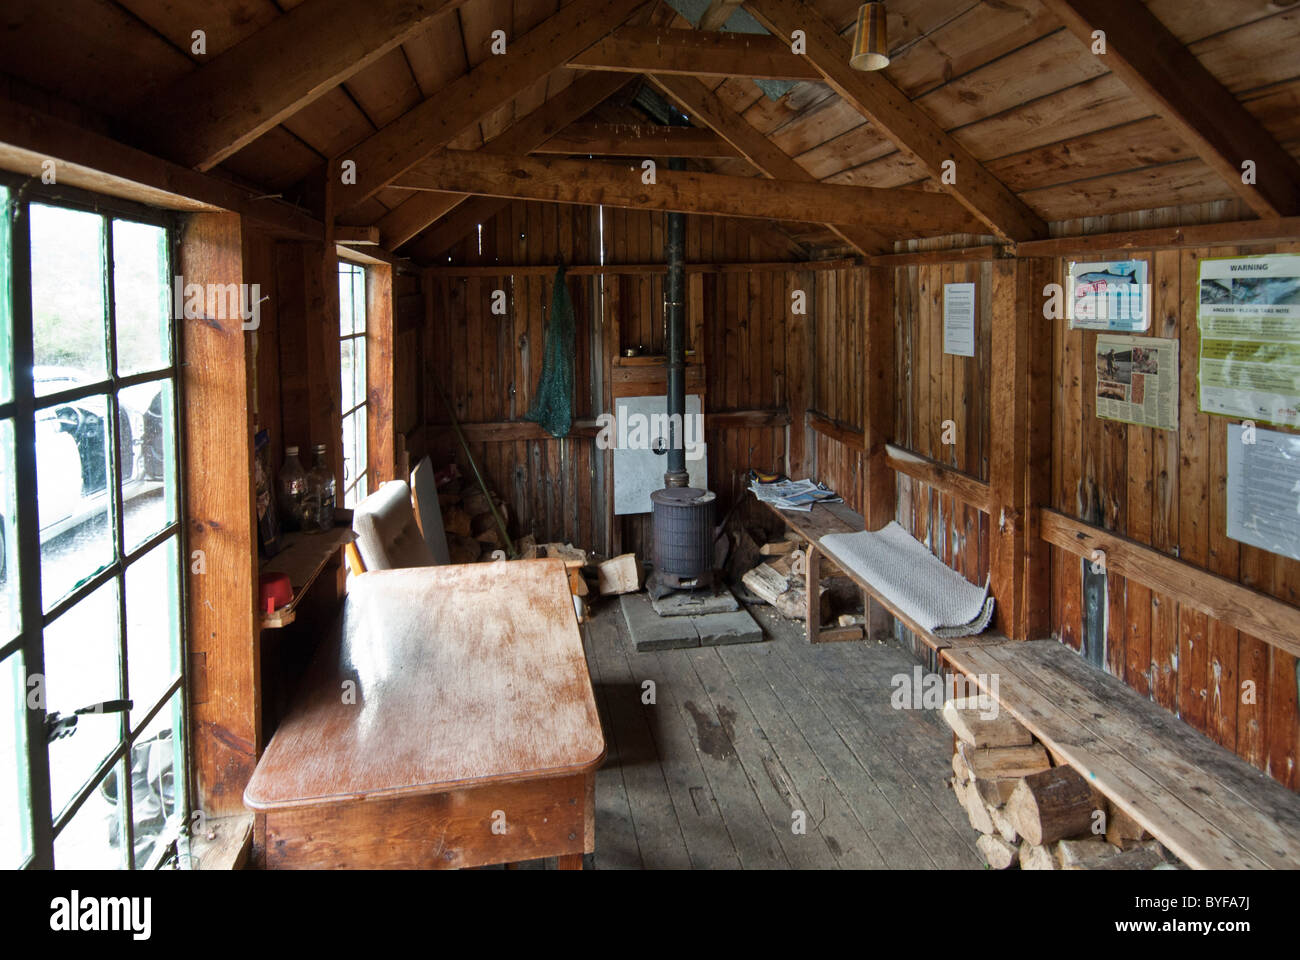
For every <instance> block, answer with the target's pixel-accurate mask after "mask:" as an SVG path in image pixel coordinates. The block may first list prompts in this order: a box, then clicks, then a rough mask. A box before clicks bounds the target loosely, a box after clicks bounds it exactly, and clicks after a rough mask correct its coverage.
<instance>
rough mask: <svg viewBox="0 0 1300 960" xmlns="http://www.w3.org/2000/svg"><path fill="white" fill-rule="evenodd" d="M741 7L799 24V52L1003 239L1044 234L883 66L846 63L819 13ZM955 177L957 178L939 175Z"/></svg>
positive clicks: (782, 23) (776, 2) (757, 2)
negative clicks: (802, 43)
mask: <svg viewBox="0 0 1300 960" xmlns="http://www.w3.org/2000/svg"><path fill="white" fill-rule="evenodd" d="M745 8H746V9H747V10H749V12H750V13H752V14H753V15H754V16H755V17H756V18H757V19H758V21H759V23H761V24H762V25H763V26H765V27H766V28H767V29H769V30H771V31H772V32H773V33H774V34H776V35H777V36H778V37H789V36H790V35H791V34H792V33H793V32H794V31H795V30H802V31H804V34H805V36H806V38H807V52H806V53H805V54H804V56H805V57H806V58H807V60H808V62H809V63H811V64H812V65H813V66H815V67H816V68H817V69H818V70H819V71H820V72H821V74H822V76H823V77H824V78H825V80H826V82H827V83H828V84H830V86H831V88H832V89H833V90H834V91H835V92H836V93H838V94H839V95H840V96H841V97H842V98H843V99H844V100H845V102H846V103H849V104H851V105H852V106H853V107H855V108H856V109H857V110H858V112H859V113H861V114H862V115H863V116H864V117H866V118H867V119H868V120H870V121H871V122H872V123H873V124H875V125H876V127H878V128H879V129H880V132H881V133H882V134H884V135H885V136H886V137H888V138H889V139H890V140H891V141H893V143H894V144H895V145H896V146H897V147H898V149H899V150H901V151H902V152H903V153H904V154H906V155H907V156H909V157H911V158H912V159H914V160H915V161H916V162H917V163H919V164H920V165H921V166H922V167H924V169H925V170H926V171H927V172H928V173H929V174H930V176H931V177H933V178H934V180H935V182H936V183H939V184H941V185H942V186H943V189H945V190H947V191H948V192H949V193H950V194H952V196H953V197H955V198H956V199H957V200H958V201H959V202H960V203H961V204H962V205H963V206H964V207H966V209H967V210H969V211H970V212H971V213H973V214H974V215H975V216H976V217H978V218H979V219H980V220H982V221H983V222H984V223H985V224H987V226H988V229H990V230H992V231H993V232H994V233H997V234H998V235H1000V236H1002V237H1004V238H1006V239H1007V240H1035V239H1039V238H1042V237H1046V236H1047V224H1045V223H1044V222H1043V220H1042V219H1041V218H1040V217H1039V216H1038V214H1036V213H1034V211H1033V210H1031V209H1030V208H1029V207H1028V205H1026V204H1025V203H1024V202H1023V201H1022V200H1021V199H1020V198H1019V197H1017V196H1016V195H1015V194H1014V193H1012V192H1011V191H1010V190H1008V189H1007V187H1006V185H1005V184H1003V183H1002V182H1001V181H1000V180H998V179H997V178H996V177H995V176H993V174H991V173H989V172H988V171H987V170H986V169H984V167H983V166H982V165H981V164H980V162H979V161H978V160H976V159H975V158H974V157H973V156H972V155H971V154H970V153H969V152H968V151H967V150H966V149H965V148H964V147H962V146H961V145H960V144H958V143H957V141H956V140H954V139H953V138H952V137H950V136H949V135H948V134H947V133H946V132H945V131H944V129H943V128H942V127H940V126H939V125H938V124H937V123H936V122H935V121H934V119H933V118H932V117H930V115H929V114H927V113H926V112H925V111H924V110H922V109H921V108H920V107H918V106H917V105H916V104H914V103H912V101H911V100H909V99H908V97H907V94H905V93H903V91H901V90H899V89H898V88H897V87H896V86H894V85H893V83H891V82H890V81H889V79H888V78H887V77H886V76H885V75H884V74H883V73H881V72H878V71H874V72H872V71H868V72H864V71H859V70H854V69H853V68H852V67H850V66H849V43H848V42H847V41H845V39H844V38H843V37H841V36H840V35H839V34H838V33H837V32H836V30H835V27H834V26H833V25H832V24H831V23H830V22H829V21H827V20H826V18H825V17H823V16H822V15H821V14H820V13H818V12H817V11H816V10H814V9H813V8H812V7H810V6H808V5H807V4H804V3H800V2H799V0H746V2H745ZM946 172H948V173H949V176H947V177H945V173H946ZM953 178H955V182H952V183H946V182H944V181H945V180H951V179H953Z"/></svg>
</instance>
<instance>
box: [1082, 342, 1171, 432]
mask: <svg viewBox="0 0 1300 960" xmlns="http://www.w3.org/2000/svg"><path fill="white" fill-rule="evenodd" d="M1097 416H1099V417H1104V418H1106V419H1107V420H1122V421H1124V422H1125V423H1135V424H1137V425H1138V426H1141V427H1157V428H1158V429H1160V430H1177V429H1178V341H1177V340H1162V339H1159V338H1158V337H1120V336H1110V335H1105V334H1102V335H1098V337H1097Z"/></svg>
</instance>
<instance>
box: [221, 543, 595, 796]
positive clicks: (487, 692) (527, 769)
mask: <svg viewBox="0 0 1300 960" xmlns="http://www.w3.org/2000/svg"><path fill="white" fill-rule="evenodd" d="M349 681H350V684H349ZM349 690H352V691H353V692H354V696H353V697H352V698H351V702H349V697H348V692H349ZM604 755H605V739H604V736H603V734H602V732H601V727H600V719H599V717H598V716H597V714H596V703H595V698H594V697H593V695H592V689H591V676H590V674H589V673H588V670H587V662H586V658H585V656H584V654H583V647H582V635H581V633H580V632H579V629H578V624H577V619H576V617H575V616H574V612H573V601H572V599H571V597H570V594H569V583H568V578H567V576H566V575H565V570H564V564H563V563H562V562H561V561H559V560H516V561H498V562H493V563H480V564H467V565H457V566H436V567H418V568H414V569H404V570H379V571H373V572H370V573H365V574H362V575H361V576H358V577H354V578H353V579H352V581H351V584H350V587H349V593H348V597H347V600H346V601H345V604H344V610H343V615H342V617H341V618H340V620H339V624H338V633H337V634H336V635H335V636H334V637H331V638H329V639H328V640H327V641H326V642H324V643H322V646H321V651H320V654H319V655H318V656H317V658H316V660H315V662H314V663H313V664H312V666H311V668H310V669H309V671H308V675H307V678H306V679H305V680H304V683H303V689H302V693H301V694H300V695H299V698H298V701H297V703H296V704H295V706H294V708H293V710H292V711H291V712H290V714H289V716H288V717H287V718H286V719H285V720H284V722H283V723H282V724H281V725H280V728H279V730H277V731H276V734H275V736H274V737H273V738H272V740H271V743H270V744H269V745H268V746H267V748H266V752H265V753H264V754H263V756H262V759H261V761H260V762H259V763H258V765H257V770H256V771H255V772H254V774H253V778H252V780H251V781H250V782H249V784H248V789H247V790H246V791H245V793H244V802H245V803H246V804H247V805H248V806H249V807H252V808H253V809H256V810H266V809H275V808H281V807H292V806H303V805H308V804H319V803H328V802H338V801H344V800H355V799H367V798H374V797H381V796H388V797H398V796H405V795H412V794H427V793H437V792H442V791H444V790H447V789H451V788H454V787H468V786H476V785H481V784H486V783H492V782H501V781H512V780H524V779H535V778H540V777H547V776H565V775H572V774H574V773H580V772H583V771H585V770H590V769H593V768H594V767H595V766H596V765H598V764H599V763H600V762H601V760H602V759H603V758H604Z"/></svg>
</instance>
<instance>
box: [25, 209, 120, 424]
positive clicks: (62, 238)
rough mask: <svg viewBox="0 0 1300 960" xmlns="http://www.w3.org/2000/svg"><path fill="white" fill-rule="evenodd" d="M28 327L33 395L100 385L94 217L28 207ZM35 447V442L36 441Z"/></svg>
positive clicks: (98, 247) (97, 223)
mask: <svg viewBox="0 0 1300 960" xmlns="http://www.w3.org/2000/svg"><path fill="white" fill-rule="evenodd" d="M28 209H29V210H30V211H31V223H30V225H29V226H30V228H31V236H32V325H33V335H34V340H35V343H34V357H35V361H36V363H35V370H34V371H33V376H34V377H35V380H36V395H37V396H43V395H44V394H47V393H57V392H58V391H60V390H67V389H69V388H70V387H75V386H77V385H78V384H80V383H93V382H95V381H98V380H103V379H104V378H105V376H106V374H107V372H108V362H107V350H106V341H107V336H106V333H107V328H106V326H105V323H104V231H103V226H104V221H103V219H102V218H101V217H100V216H99V215H98V214H94V213H85V212H83V211H80V210H67V209H64V208H62V207H47V206H44V205H42V204H39V203H33V204H31V205H30V206H29V207H28ZM38 442H39V441H38Z"/></svg>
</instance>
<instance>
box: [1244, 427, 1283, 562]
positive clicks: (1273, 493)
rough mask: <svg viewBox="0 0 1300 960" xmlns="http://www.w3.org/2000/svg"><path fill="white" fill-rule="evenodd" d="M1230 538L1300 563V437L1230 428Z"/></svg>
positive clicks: (1259, 430) (1247, 428)
mask: <svg viewBox="0 0 1300 960" xmlns="http://www.w3.org/2000/svg"><path fill="white" fill-rule="evenodd" d="M1251 441H1253V442H1251ZM1228 536H1230V537H1231V538H1232V539H1233V540H1239V541H1240V542H1242V543H1248V544H1250V545H1251V546H1253V547H1259V548H1260V549H1261V550H1267V551H1268V552H1269V553H1276V554H1279V555H1280V556H1283V557H1290V558H1291V559H1293V560H1300V437H1295V436H1291V435H1290V434H1286V433H1278V432H1277V431H1276V430H1263V429H1258V428H1255V427H1253V426H1248V425H1243V424H1238V423H1230V424H1228Z"/></svg>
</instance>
